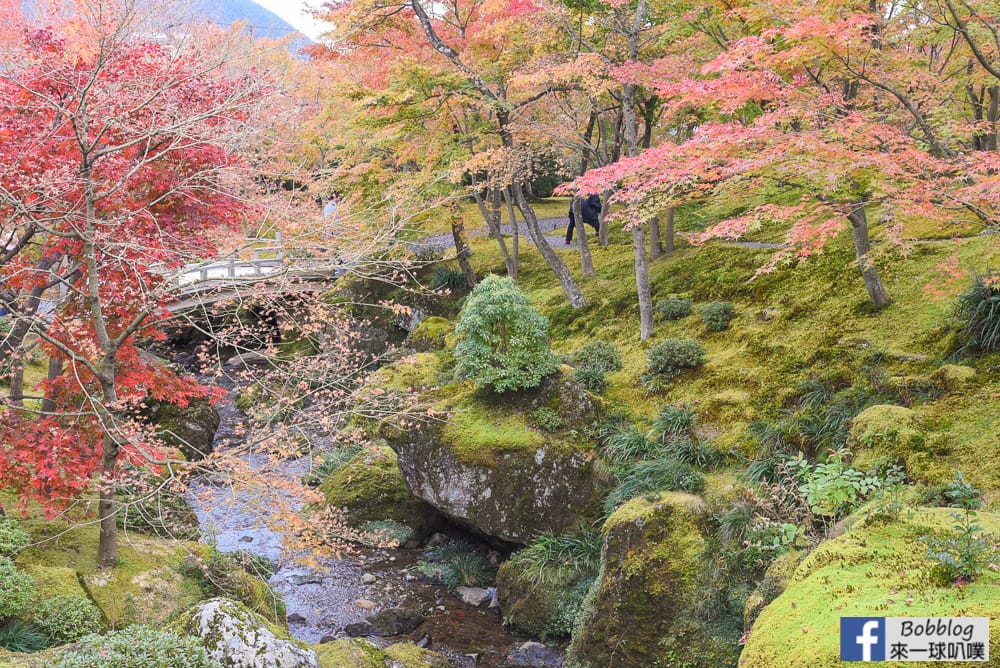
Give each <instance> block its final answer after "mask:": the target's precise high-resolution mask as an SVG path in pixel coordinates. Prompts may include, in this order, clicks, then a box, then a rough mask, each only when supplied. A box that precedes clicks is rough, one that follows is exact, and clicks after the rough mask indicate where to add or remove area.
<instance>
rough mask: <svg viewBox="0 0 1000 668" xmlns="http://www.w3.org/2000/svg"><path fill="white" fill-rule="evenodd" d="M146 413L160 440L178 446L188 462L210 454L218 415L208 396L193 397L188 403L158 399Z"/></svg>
mask: <svg viewBox="0 0 1000 668" xmlns="http://www.w3.org/2000/svg"><path fill="white" fill-rule="evenodd" d="M147 417H148V418H149V421H150V422H151V423H152V424H153V425H154V426H155V428H156V433H157V435H158V436H159V437H160V438H161V439H162V440H163V442H164V443H165V444H166V445H167V446H168V447H172V448H177V449H178V450H180V451H181V454H183V455H184V458H185V459H187V460H188V461H189V462H194V461H198V460H201V459H204V458H205V457H207V456H208V455H210V454H212V443H213V441H214V440H215V432H216V431H217V430H218V429H219V422H220V421H221V418H220V417H219V411H217V410H215V407H214V406H212V404H211V403H210V402H209V401H208V400H207V399H192V400H191V401H190V402H189V403H188V405H187V406H180V405H178V404H171V403H166V402H157V403H154V404H153V405H152V406H150V408H149V409H148V415H147Z"/></svg>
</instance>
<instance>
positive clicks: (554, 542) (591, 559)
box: [512, 529, 604, 580]
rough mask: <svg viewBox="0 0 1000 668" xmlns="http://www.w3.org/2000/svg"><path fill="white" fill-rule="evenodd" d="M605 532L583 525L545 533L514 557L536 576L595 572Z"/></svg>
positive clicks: (521, 565)
mask: <svg viewBox="0 0 1000 668" xmlns="http://www.w3.org/2000/svg"><path fill="white" fill-rule="evenodd" d="M603 545H604V538H603V536H602V535H601V534H600V533H598V532H596V531H588V530H586V529H583V530H582V531H580V532H579V533H564V534H558V535H556V534H543V535H541V536H539V537H538V538H536V539H535V542H534V543H532V544H531V545H529V546H528V547H526V548H524V549H523V550H521V551H520V552H517V553H516V554H515V555H514V556H513V557H512V558H513V559H515V560H516V562H517V564H518V565H519V566H520V567H521V568H523V569H526V570H527V571H528V572H529V573H530V574H531V575H532V577H533V578H534V579H536V580H539V579H544V578H546V577H551V576H552V575H553V574H558V575H560V576H561V575H565V574H567V573H569V574H572V575H579V576H585V575H593V574H595V573H596V572H597V567H598V566H599V565H600V561H601V548H602V547H603Z"/></svg>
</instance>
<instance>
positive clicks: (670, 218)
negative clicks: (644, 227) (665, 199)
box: [667, 207, 677, 253]
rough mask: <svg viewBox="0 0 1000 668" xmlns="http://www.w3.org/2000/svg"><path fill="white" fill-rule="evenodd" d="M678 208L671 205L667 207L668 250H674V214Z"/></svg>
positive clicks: (671, 251) (669, 251)
mask: <svg viewBox="0 0 1000 668" xmlns="http://www.w3.org/2000/svg"><path fill="white" fill-rule="evenodd" d="M676 212H677V209H675V208H674V207H670V208H669V209H667V252H668V253H673V252H674V214H675V213H676Z"/></svg>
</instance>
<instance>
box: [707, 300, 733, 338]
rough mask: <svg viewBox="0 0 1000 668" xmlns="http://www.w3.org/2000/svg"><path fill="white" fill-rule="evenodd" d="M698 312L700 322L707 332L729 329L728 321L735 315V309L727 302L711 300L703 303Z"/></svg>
mask: <svg viewBox="0 0 1000 668" xmlns="http://www.w3.org/2000/svg"><path fill="white" fill-rule="evenodd" d="M698 312H699V313H700V314H701V322H702V324H703V325H704V326H705V329H706V330H707V331H709V332H722V331H725V330H726V329H729V323H731V322H732V321H733V318H735V317H736V309H735V308H734V307H733V305H732V304H730V303H729V302H712V303H711V304H705V305H704V306H702V307H701V308H700V309H699V310H698Z"/></svg>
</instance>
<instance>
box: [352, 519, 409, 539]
mask: <svg viewBox="0 0 1000 668" xmlns="http://www.w3.org/2000/svg"><path fill="white" fill-rule="evenodd" d="M361 530H362V531H363V532H365V533H368V534H372V536H374V537H375V540H374V541H373V542H374V543H375V544H376V545H386V544H390V543H396V544H397V545H402V544H403V543H405V542H406V541H408V540H410V539H411V538H413V529H411V528H410V527H408V526H406V525H405V524H403V523H401V522H397V521H396V520H372V521H370V522H365V523H364V524H363V525H361Z"/></svg>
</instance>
